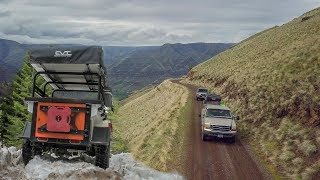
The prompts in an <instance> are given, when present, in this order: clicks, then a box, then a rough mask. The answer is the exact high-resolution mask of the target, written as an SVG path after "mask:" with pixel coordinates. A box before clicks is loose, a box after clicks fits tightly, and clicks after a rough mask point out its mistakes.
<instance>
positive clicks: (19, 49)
mask: <svg viewBox="0 0 320 180" xmlns="http://www.w3.org/2000/svg"><path fill="white" fill-rule="evenodd" d="M232 45H233V44H227V43H190V44H180V43H177V44H164V45H162V46H137V47H130V46H127V47H125V46H104V47H103V50H104V61H105V65H106V66H107V71H108V76H109V77H108V79H109V81H110V83H111V87H113V90H114V93H115V94H116V96H117V97H119V98H120V99H122V98H124V97H126V96H127V95H128V94H129V93H131V92H132V91H134V90H138V89H141V88H143V87H145V86H146V85H149V84H158V83H160V82H161V81H163V80H164V79H167V78H172V77H180V76H182V75H185V74H186V73H187V71H188V70H189V69H190V68H192V67H193V66H195V65H197V64H199V63H201V62H203V61H205V60H207V59H209V58H211V57H213V56H215V55H217V54H219V53H220V52H222V51H224V50H226V49H228V48H229V47H230V46H232ZM48 46H70V45H66V44H20V43H18V42H15V41H11V40H5V39H0V72H1V76H0V82H10V81H11V80H12V79H13V78H14V76H15V74H16V73H17V72H18V70H19V68H20V67H21V65H22V60H23V57H24V56H25V54H26V52H27V51H28V50H29V49H32V48H39V47H48Z"/></svg>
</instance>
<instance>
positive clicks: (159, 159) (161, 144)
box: [113, 80, 189, 171]
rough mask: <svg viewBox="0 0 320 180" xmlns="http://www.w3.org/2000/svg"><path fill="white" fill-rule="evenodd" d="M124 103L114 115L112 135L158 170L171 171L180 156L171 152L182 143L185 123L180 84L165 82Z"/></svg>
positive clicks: (184, 95)
mask: <svg viewBox="0 0 320 180" xmlns="http://www.w3.org/2000/svg"><path fill="white" fill-rule="evenodd" d="M139 94H140V96H137V95H136V96H135V97H134V98H132V99H131V100H130V101H127V102H126V103H125V104H123V105H122V106H121V107H120V108H119V110H118V113H117V114H118V115H117V117H116V118H115V120H114V121H113V122H114V127H115V128H114V129H117V132H115V135H116V136H118V137H121V139H123V140H124V141H125V142H127V143H128V148H129V151H130V152H131V153H132V154H133V155H134V156H135V157H136V158H137V159H139V160H141V161H142V162H144V163H145V164H147V165H149V166H151V167H153V168H156V169H158V170H163V171H169V170H173V169H172V167H171V166H170V163H172V162H173V160H174V159H176V161H179V159H177V158H179V157H181V156H176V155H177V154H175V155H174V156H173V154H172V153H173V152H176V151H174V150H175V149H176V148H179V147H177V144H179V146H181V143H180V142H181V141H183V140H182V136H183V135H182V134H181V131H184V128H183V127H184V126H185V124H186V123H187V122H183V121H181V117H182V116H181V114H182V113H183V110H184V107H185V106H186V102H187V100H188V97H189V93H188V90H187V89H186V88H185V87H184V86H181V85H177V84H175V83H172V82H171V81H169V80H166V81H164V82H163V83H162V84H160V85H159V86H157V87H155V88H153V89H152V90H149V91H148V92H146V93H144V94H142V93H139Z"/></svg>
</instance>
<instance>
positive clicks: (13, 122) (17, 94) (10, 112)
mask: <svg viewBox="0 0 320 180" xmlns="http://www.w3.org/2000/svg"><path fill="white" fill-rule="evenodd" d="M29 60H30V57H29V55H28V54H27V55H26V56H25V58H24V62H23V66H22V68H21V69H20V71H19V72H18V74H17V75H16V77H15V79H14V81H13V82H12V92H11V94H10V95H9V96H10V97H11V98H12V99H13V101H8V102H7V104H5V105H4V106H5V107H4V108H3V109H2V111H3V112H2V114H3V115H2V118H3V119H4V121H7V124H6V126H5V129H6V130H5V131H4V133H3V135H2V136H3V138H4V142H5V143H6V144H8V145H14V146H19V145H20V142H21V141H20V140H19V139H18V136H19V135H20V134H21V132H22V130H23V127H24V124H25V123H26V122H27V121H30V120H31V114H30V113H29V112H28V110H27V107H26V106H25V104H24V99H25V98H26V97H30V96H31V88H32V72H33V68H32V66H31V65H30V63H29Z"/></svg>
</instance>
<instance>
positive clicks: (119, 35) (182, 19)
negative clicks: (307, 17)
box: [0, 0, 320, 46]
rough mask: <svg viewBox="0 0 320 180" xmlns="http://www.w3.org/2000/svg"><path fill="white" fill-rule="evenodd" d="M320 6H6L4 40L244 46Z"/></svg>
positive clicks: (255, 1) (1, 11)
mask: <svg viewBox="0 0 320 180" xmlns="http://www.w3.org/2000/svg"><path fill="white" fill-rule="evenodd" d="M319 6H320V0H265V1H261V0H47V1H46V0H0V38H4V39H11V40H15V41H18V42H20V43H68V44H69V43H76V44H86V45H123V46H131V45H161V44H164V43H177V42H180V43H189V42H239V41H240V40H242V39H244V38H246V37H248V36H250V35H253V34H255V33H257V32H259V31H261V30H263V29H266V28H269V27H272V26H275V25H281V24H283V23H286V22H288V21H290V20H291V19H293V18H295V17H298V16H300V15H302V14H303V13H304V12H306V11H309V10H312V9H314V8H316V7H319Z"/></svg>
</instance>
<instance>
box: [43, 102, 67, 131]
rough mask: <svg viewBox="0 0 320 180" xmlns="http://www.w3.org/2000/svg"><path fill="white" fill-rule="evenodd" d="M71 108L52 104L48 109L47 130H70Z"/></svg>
mask: <svg viewBox="0 0 320 180" xmlns="http://www.w3.org/2000/svg"><path fill="white" fill-rule="evenodd" d="M70 121H71V109H70V108H69V107H58V106H52V107H50V108H49V109H48V122H47V130H48V131H50V132H70Z"/></svg>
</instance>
